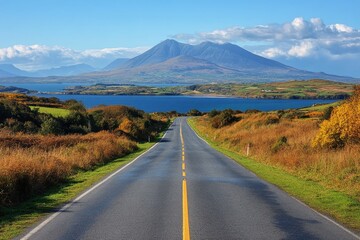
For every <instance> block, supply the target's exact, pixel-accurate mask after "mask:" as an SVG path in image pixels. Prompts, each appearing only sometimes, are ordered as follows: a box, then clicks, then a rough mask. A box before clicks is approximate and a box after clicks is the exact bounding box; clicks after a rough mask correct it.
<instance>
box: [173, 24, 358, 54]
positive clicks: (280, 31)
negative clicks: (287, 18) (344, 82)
mask: <svg viewBox="0 0 360 240" xmlns="http://www.w3.org/2000/svg"><path fill="white" fill-rule="evenodd" d="M173 37H174V38H175V39H178V40H183V41H187V42H189V43H198V42H203V41H216V42H260V43H261V45H262V46H259V48H258V50H257V53H258V54H261V55H263V56H265V57H269V58H276V57H287V58H305V57H310V56H312V57H314V56H320V55H321V56H327V57H330V58H334V59H336V58H341V57H345V58H349V57H354V56H355V57H359V56H360V30H359V29H355V28H352V27H350V26H347V25H345V24H340V23H336V24H330V25H326V24H325V23H324V22H323V21H322V20H321V19H320V18H311V19H310V20H305V19H304V18H302V17H298V18H295V19H294V20H293V21H291V22H287V23H283V24H270V25H259V26H255V27H246V28H245V27H239V26H236V27H231V28H226V29H219V30H214V31H211V32H200V33H196V34H177V35H174V36H173Z"/></svg>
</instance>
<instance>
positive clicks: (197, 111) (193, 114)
mask: <svg viewBox="0 0 360 240" xmlns="http://www.w3.org/2000/svg"><path fill="white" fill-rule="evenodd" d="M187 115H188V116H201V115H202V113H201V112H200V111H199V110H197V109H191V110H190V111H189V112H188V113H187Z"/></svg>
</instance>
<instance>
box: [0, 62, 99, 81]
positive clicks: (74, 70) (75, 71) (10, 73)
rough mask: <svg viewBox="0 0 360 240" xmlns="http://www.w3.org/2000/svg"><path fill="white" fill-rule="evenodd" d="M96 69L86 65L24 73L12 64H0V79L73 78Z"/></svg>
mask: <svg viewBox="0 0 360 240" xmlns="http://www.w3.org/2000/svg"><path fill="white" fill-rule="evenodd" d="M95 70H96V69H95V68H93V67H92V66H90V65H87V64H76V65H70V66H62V67H57V68H50V69H42V70H37V71H32V72H30V71H24V70H21V69H19V68H17V67H15V66H14V65H12V64H0V78H9V77H49V76H73V75H79V74H84V73H89V72H94V71H95Z"/></svg>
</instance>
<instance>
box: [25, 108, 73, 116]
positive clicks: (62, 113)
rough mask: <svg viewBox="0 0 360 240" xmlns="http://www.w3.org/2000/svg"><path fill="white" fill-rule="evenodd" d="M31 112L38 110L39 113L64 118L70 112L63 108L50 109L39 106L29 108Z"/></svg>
mask: <svg viewBox="0 0 360 240" xmlns="http://www.w3.org/2000/svg"><path fill="white" fill-rule="evenodd" d="M30 108H31V110H34V109H39V112H40V113H47V114H51V115H53V116H54V117H66V116H67V115H69V113H70V111H69V110H68V109H64V108H52V107H39V106H30Z"/></svg>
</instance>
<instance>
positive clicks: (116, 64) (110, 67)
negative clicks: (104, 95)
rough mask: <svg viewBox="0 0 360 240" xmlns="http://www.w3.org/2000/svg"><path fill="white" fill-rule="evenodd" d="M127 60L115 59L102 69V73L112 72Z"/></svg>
mask: <svg viewBox="0 0 360 240" xmlns="http://www.w3.org/2000/svg"><path fill="white" fill-rule="evenodd" d="M128 60H129V58H118V59H115V60H114V61H112V62H111V63H110V64H109V65H107V66H106V67H104V68H103V70H104V71H110V70H113V69H115V68H118V67H120V66H122V64H124V63H125V62H127V61H128Z"/></svg>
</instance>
